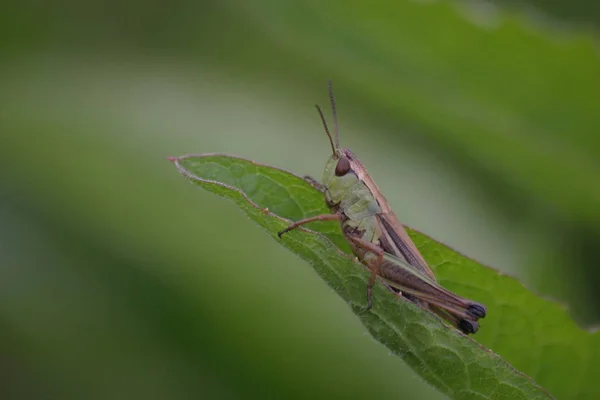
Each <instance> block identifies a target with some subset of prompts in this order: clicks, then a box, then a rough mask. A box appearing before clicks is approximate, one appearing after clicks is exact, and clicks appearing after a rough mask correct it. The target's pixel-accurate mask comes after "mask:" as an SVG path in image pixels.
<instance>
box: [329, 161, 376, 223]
mask: <svg viewBox="0 0 600 400" xmlns="http://www.w3.org/2000/svg"><path fill="white" fill-rule="evenodd" d="M363 174H364V167H363V166H362V164H361V163H360V161H358V159H357V158H356V156H355V155H354V154H353V153H352V152H351V151H350V150H348V149H336V151H335V153H334V154H333V155H332V156H331V157H330V158H329V160H328V161H327V164H326V166H325V172H324V174H323V185H324V186H325V200H326V201H327V204H328V205H329V206H330V207H331V208H335V209H336V210H339V211H341V212H343V213H344V214H345V215H346V217H348V219H349V220H351V221H352V220H353V221H355V222H356V223H358V222H359V221H360V220H361V219H363V218H366V217H370V216H374V215H376V214H379V213H381V211H382V210H381V207H380V206H379V204H378V202H377V200H376V198H375V196H373V193H372V192H371V190H370V189H369V187H368V186H367V185H366V184H365V181H364V178H363Z"/></svg>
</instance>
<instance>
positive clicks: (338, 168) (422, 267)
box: [278, 81, 486, 334]
mask: <svg viewBox="0 0 600 400" xmlns="http://www.w3.org/2000/svg"><path fill="white" fill-rule="evenodd" d="M329 100H330V103H331V110H332V114H333V121H334V132H333V135H332V134H331V133H330V131H329V128H328V126H327V121H326V120H325V116H324V114H323V111H322V110H321V108H320V107H319V106H318V105H316V108H317V111H318V112H319V116H320V117H321V122H322V123H323V127H324V128H325V133H326V134H327V136H328V138H329V142H330V144H331V149H332V151H333V154H332V155H331V157H330V158H329V160H328V161H327V164H326V166H325V172H324V174H323V181H322V183H318V182H316V181H315V180H314V179H312V178H309V177H306V178H305V179H307V181H308V182H309V183H311V184H312V185H313V186H314V187H315V188H317V189H319V190H320V191H321V192H322V193H323V194H324V197H325V201H326V203H327V206H328V207H329V209H330V210H331V213H330V214H323V215H318V216H315V217H310V218H306V219H303V220H300V221H296V222H294V223H292V224H290V225H289V226H288V227H287V228H285V229H284V230H282V231H280V232H279V233H278V236H279V237H280V238H281V237H282V235H283V234H285V233H286V232H289V231H291V230H293V229H295V228H297V227H299V226H301V225H304V224H307V223H310V222H314V221H330V220H338V221H340V223H341V228H342V232H343V234H344V237H345V238H346V240H348V242H349V243H350V245H351V248H352V251H353V253H354V255H355V256H356V257H357V258H358V260H360V262H361V263H362V264H364V265H365V266H366V267H367V268H368V269H369V270H370V272H371V277H370V279H369V283H368V285H367V310H369V309H371V307H372V298H371V291H372V289H373V286H374V284H375V281H376V279H377V277H380V279H382V281H383V283H384V284H385V285H386V286H387V287H388V288H389V289H390V290H392V291H393V292H394V293H396V294H398V295H399V296H402V297H404V298H406V299H408V300H410V301H412V302H414V303H416V304H417V305H418V306H420V307H422V308H424V309H427V310H429V311H432V312H434V313H435V314H437V315H438V316H440V317H442V318H444V319H445V320H447V321H448V322H450V323H451V324H452V325H453V326H454V327H456V328H458V329H459V330H461V331H462V332H463V333H465V334H469V333H475V332H477V329H478V328H479V325H478V323H477V320H478V319H479V318H483V317H485V314H486V308H485V306H484V305H482V304H479V303H476V302H473V301H471V300H467V299H464V298H462V297H460V296H458V295H456V294H454V293H452V292H450V291H449V290H446V289H444V288H443V287H441V286H440V285H439V284H438V283H437V281H436V279H435V276H434V275H433V272H432V271H431V269H430V268H429V266H428V265H427V262H426V261H425V259H424V258H423V256H422V255H421V253H420V252H419V250H418V249H417V247H416V246H415V244H414V243H413V241H412V240H411V239H410V237H409V236H408V234H407V233H406V230H405V229H404V226H403V225H402V224H401V223H400V222H399V221H398V218H397V217H396V215H395V214H394V212H393V211H392V210H391V208H390V206H389V204H388V202H387V200H386V199H385V197H383V195H382V194H381V192H380V190H379V188H378V187H377V185H376V184H375V182H374V181H373V179H371V177H370V176H369V174H368V172H367V170H366V169H365V167H364V166H363V164H362V163H361V162H360V161H359V160H358V158H356V156H355V155H354V154H353V153H352V152H351V151H350V150H349V149H344V148H340V146H339V137H338V122H337V112H336V106H335V99H334V97H333V88H332V85H331V81H329Z"/></svg>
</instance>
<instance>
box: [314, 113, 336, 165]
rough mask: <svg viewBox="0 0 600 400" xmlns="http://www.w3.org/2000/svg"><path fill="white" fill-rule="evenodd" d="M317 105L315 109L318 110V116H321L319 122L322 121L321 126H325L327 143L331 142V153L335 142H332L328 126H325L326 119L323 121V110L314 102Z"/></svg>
mask: <svg viewBox="0 0 600 400" xmlns="http://www.w3.org/2000/svg"><path fill="white" fill-rule="evenodd" d="M315 107H317V111H318V112H319V116H320V117H321V122H323V128H325V132H326V133H327V137H328V138H329V143H331V149H332V150H333V154H335V149H336V147H335V144H334V143H333V138H332V137H331V133H329V128H328V127H327V121H325V116H324V115H323V111H322V110H321V107H319V105H318V104H315Z"/></svg>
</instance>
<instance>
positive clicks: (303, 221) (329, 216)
mask: <svg viewBox="0 0 600 400" xmlns="http://www.w3.org/2000/svg"><path fill="white" fill-rule="evenodd" d="M341 218H342V215H341V214H322V215H317V216H316V217H310V218H305V219H301V220H300V221H296V222H294V223H293V224H290V225H289V226H288V227H287V228H285V229H284V230H282V231H280V232H277V236H279V237H281V236H282V235H283V234H284V233H287V232H289V231H291V230H292V229H296V228H297V227H299V226H300V225H304V224H308V223H309V222H314V221H333V220H336V219H337V220H339V219H341Z"/></svg>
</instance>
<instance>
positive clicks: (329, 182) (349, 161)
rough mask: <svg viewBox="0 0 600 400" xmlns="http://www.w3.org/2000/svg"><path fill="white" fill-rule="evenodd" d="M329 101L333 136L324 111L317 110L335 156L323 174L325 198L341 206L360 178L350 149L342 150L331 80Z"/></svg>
mask: <svg viewBox="0 0 600 400" xmlns="http://www.w3.org/2000/svg"><path fill="white" fill-rule="evenodd" d="M329 100H330V102H331V110H332V113H333V122H334V131H333V135H332V134H331V132H329V128H328V127H327V122H326V121H325V116H324V115H323V111H321V108H320V107H319V106H318V105H317V106H316V107H317V110H318V111H319V115H320V117H321V121H322V122H323V127H324V128H325V133H327V137H329V142H330V143H331V150H332V151H333V154H332V155H331V157H329V160H327V164H326V165H325V172H324V173H323V182H322V183H323V185H324V186H325V188H326V190H325V196H326V200H327V202H328V203H329V204H339V203H340V201H341V200H342V198H343V197H344V195H345V194H346V192H347V191H348V189H350V188H351V187H352V186H353V185H354V184H355V183H356V182H358V180H359V178H358V176H357V175H356V173H355V171H354V170H353V166H354V165H355V162H356V157H354V154H352V152H351V151H350V150H348V149H342V148H340V143H339V137H338V123H337V113H336V109H335V100H334V98H333V89H332V86H331V80H330V81H329Z"/></svg>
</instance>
